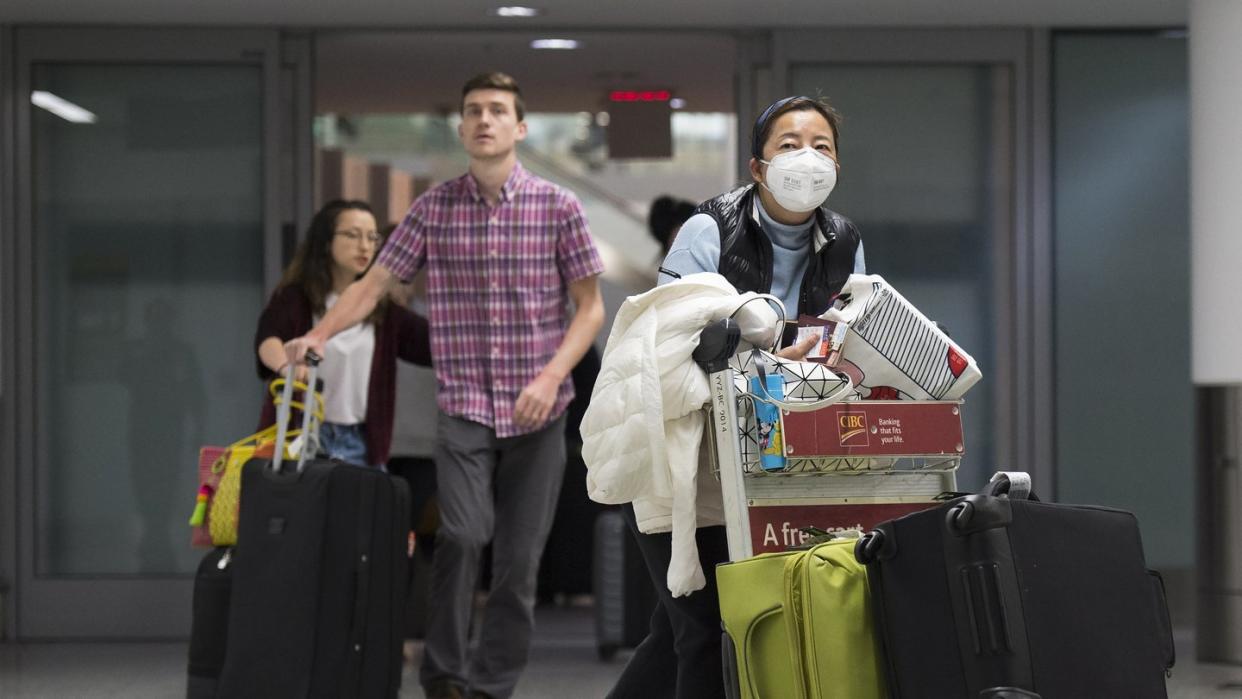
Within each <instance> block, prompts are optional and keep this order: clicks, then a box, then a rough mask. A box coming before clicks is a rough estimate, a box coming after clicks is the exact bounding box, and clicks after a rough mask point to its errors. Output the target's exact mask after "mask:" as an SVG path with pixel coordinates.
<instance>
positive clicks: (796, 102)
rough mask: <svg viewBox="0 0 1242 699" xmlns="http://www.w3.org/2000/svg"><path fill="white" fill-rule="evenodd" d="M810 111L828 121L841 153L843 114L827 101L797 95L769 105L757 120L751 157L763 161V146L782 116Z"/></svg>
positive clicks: (834, 140)
mask: <svg viewBox="0 0 1242 699" xmlns="http://www.w3.org/2000/svg"><path fill="white" fill-rule="evenodd" d="M809 110H814V111H817V112H819V113H820V115H822V116H823V117H824V119H826V120H827V121H828V127H829V128H831V129H832V141H833V143H834V144H836V147H837V150H838V151H839V150H840V148H841V134H840V133H839V132H838V128H839V127H840V126H841V114H840V113H838V112H837V110H836V109H833V107H832V105H831V104H828V100H826V99H823V98H818V99H816V98H813V97H805V96H802V95H796V96H794V97H785V98H783V99H779V100H776V101H775V102H773V103H772V104H769V105H768V108H767V109H765V110H763V113H762V114H760V115H759V118H758V119H755V127H754V128H753V129H752V130H751V132H750V154H751V156H753V157H754V158H755V159H756V160H762V159H763V144H764V143H767V141H768V137H769V136H771V135H772V128H773V127H774V126H775V125H776V120H777V119H779V118H780V117H781V115H782V114H786V113H788V112H804V111H809Z"/></svg>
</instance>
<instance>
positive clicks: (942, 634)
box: [856, 474, 1174, 699]
mask: <svg viewBox="0 0 1242 699" xmlns="http://www.w3.org/2000/svg"><path fill="white" fill-rule="evenodd" d="M1009 475H1010V474H997V477H996V478H994V479H993V481H992V483H991V484H990V485H989V488H988V489H987V490H985V492H984V493H983V494H979V495H969V496H966V497H960V498H957V499H954V500H952V501H950V502H948V503H946V504H945V505H943V506H941V507H937V508H935V509H931V510H926V511H924V512H917V513H914V514H911V515H907V516H905V517H901V518H899V519H895V520H892V521H889V522H885V523H883V524H881V525H879V526H878V527H877V528H876V529H874V530H872V531H871V532H870V533H869V534H867V535H865V536H864V537H863V538H862V539H860V540H859V543H858V546H857V548H856V554H857V556H858V559H859V560H860V561H861V562H863V563H865V564H867V572H868V577H869V580H870V586H871V592H872V605H873V612H874V613H875V617H876V622H877V625H878V631H879V635H880V638H881V639H882V644H883V646H884V651H885V655H886V663H887V670H888V679H889V690H890V694H891V696H892V697H894V699H911V698H918V697H934V698H935V699H944V698H945V697H972V698H974V697H989V698H995V699H1000V698H1001V697H1005V698H1018V697H1043V699H1062V698H1071V699H1073V698H1079V697H1082V698H1087V697H1099V698H1101V699H1102V698H1104V697H1126V698H1127V699H1144V698H1146V697H1161V698H1162V697H1166V696H1167V693H1166V690H1165V677H1166V674H1167V673H1168V671H1169V669H1170V668H1171V667H1172V666H1173V659H1174V658H1173V639H1172V633H1171V629H1170V627H1169V620H1168V609H1167V605H1166V603H1165V599H1164V589H1163V584H1162V583H1161V581H1160V579H1159V576H1158V575H1156V574H1154V573H1149V572H1148V570H1147V569H1146V565H1145V563H1144V560H1143V546H1142V542H1141V541H1140V539H1139V528H1138V522H1137V521H1136V520H1135V518H1134V515H1132V514H1130V513H1128V512H1123V511H1120V510H1114V509H1109V508H1104V507H1089V506H1078V505H1058V504H1052V503H1044V502H1038V501H1036V500H1033V499H1032V500H1028V499H1026V495H1025V493H1026V492H1027V490H1028V486H1027V485H1026V483H1029V479H1027V478H1026V476H1025V474H1012V475H1013V476H1014V481H1015V482H1018V483H1021V484H1022V485H1021V486H1019V487H1014V488H1013V489H1012V492H1011V490H1010V488H1011V486H1010V478H1009Z"/></svg>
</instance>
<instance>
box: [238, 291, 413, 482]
mask: <svg viewBox="0 0 1242 699" xmlns="http://www.w3.org/2000/svg"><path fill="white" fill-rule="evenodd" d="M387 306H388V311H387V313H386V314H385V315H384V319H383V322H382V323H380V324H379V326H378V327H376V328H375V354H373V355H372V356H371V378H370V380H369V381H368V383H367V422H366V442H367V463H371V464H384V463H387V462H388V453H389V449H391V447H392V421H393V408H394V405H395V403H396V397H397V359H398V358H401V359H403V360H405V361H407V362H413V363H415V364H421V365H423V366H431V341H430V338H429V335H428V332H427V319H426V318H424V317H422V316H420V315H418V314H416V313H413V312H411V311H409V310H407V309H405V308H402V307H400V306H398V305H397V304H395V303H389V304H387ZM313 320H314V318H313V315H312V313H311V306H310V300H309V299H307V298H306V294H304V293H302V289H301V288H299V287H292V286H287V287H284V288H281V289H277V290H276V292H275V293H273V294H272V298H271V300H270V301H268V302H267V308H264V309H263V315H261V316H259V328H258V330H257V331H256V332H255V335H254V348H255V358H256V362H257V364H258V370H259V378H260V379H263V382H264V385H265V388H264V394H263V414H262V416H261V417H260V418H259V428H260V429H262V428H264V427H267V426H269V425H272V424H274V423H275V422H276V408H275V406H274V405H273V404H272V401H271V400H270V398H269V397H268V394H267V393H266V391H267V389H266V384H267V383H268V382H270V381H271V380H272V379H274V378H276V374H275V373H274V372H273V371H272V370H271V369H268V368H267V367H266V366H265V365H264V364H263V362H262V361H258V351H259V345H261V344H263V341H264V340H266V339H267V338H269V337H278V338H280V339H281V340H282V341H284V342H288V341H289V340H292V339H294V338H296V337H301V336H303V335H305V334H306V333H308V332H310V329H311V324H312V322H313Z"/></svg>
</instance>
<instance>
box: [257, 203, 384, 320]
mask: <svg viewBox="0 0 1242 699" xmlns="http://www.w3.org/2000/svg"><path fill="white" fill-rule="evenodd" d="M351 210H352V211H365V212H367V213H368V214H371V215H372V216H374V215H375V213H374V212H373V211H371V206H370V205H369V204H367V203H366V202H365V201H359V200H357V199H333V200H332V201H329V202H328V203H326V204H324V205H323V207H322V208H320V209H319V211H318V212H316V213H315V216H314V217H313V218H311V222H310V228H308V229H307V231H306V239H305V240H303V241H302V244H301V245H299V246H298V250H297V252H296V253H294V255H293V261H292V262H290V263H289V266H288V268H286V269H285V274H284V276H283V277H281V279H280V288H284V287H286V286H296V287H299V288H301V289H302V293H304V294H306V300H307V301H309V302H310V306H311V312H312V313H314V314H315V315H318V316H322V315H323V314H324V311H325V310H326V306H325V301H326V300H327V298H328V294H330V293H332V240H333V239H334V238H335V237H336V220H337V219H338V218H340V216H341V214H342V213H344V212H346V211H351ZM386 237H387V236H384V237H382V238H381V239H380V241H379V243H377V244H376V251H375V254H376V256H378V255H379V248H380V247H382V246H383V245H384V240H385V239H386ZM371 263H372V264H374V263H375V261H374V259H372V261H371ZM368 269H370V267H368ZM359 276H361V275H359ZM387 303H388V301H387V297H386V296H385V297H384V299H382V300H381V301H380V302H379V303H378V304H376V306H375V310H374V311H372V312H371V315H370V316H368V317H367V321H368V322H371V323H375V324H377V325H378V324H379V322H380V319H382V318H383V317H384V313H385V312H386V311H387V308H386V304H387Z"/></svg>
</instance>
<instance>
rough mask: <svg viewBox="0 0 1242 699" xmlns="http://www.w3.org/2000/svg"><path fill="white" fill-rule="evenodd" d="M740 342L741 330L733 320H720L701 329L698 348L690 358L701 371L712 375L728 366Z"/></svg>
mask: <svg viewBox="0 0 1242 699" xmlns="http://www.w3.org/2000/svg"><path fill="white" fill-rule="evenodd" d="M741 341H742V329H741V328H740V327H739V326H738V324H737V321H736V320H733V318H721V319H720V320H718V321H716V322H714V323H711V324H710V325H708V326H707V327H705V328H703V332H702V333H700V334H699V346H698V347H695V348H694V352H693V353H692V355H691V356H692V357H694V361H696V362H698V364H699V366H701V367H703V371H705V372H707V373H708V374H714V373H716V372H718V371H723V370H724V369H725V368H726V367H728V366H729V358H730V357H732V356H733V355H734V353H735V352H737V346H738V344H739V343H741Z"/></svg>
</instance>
